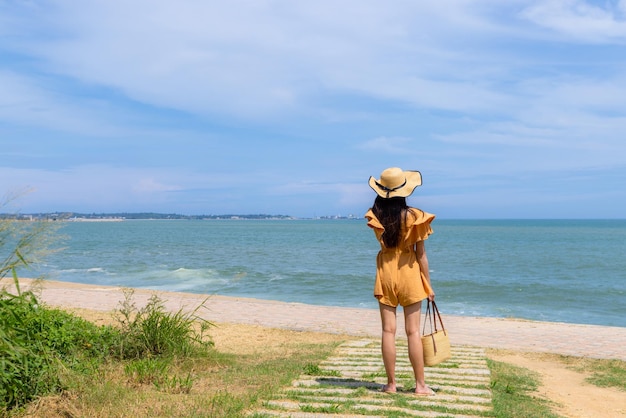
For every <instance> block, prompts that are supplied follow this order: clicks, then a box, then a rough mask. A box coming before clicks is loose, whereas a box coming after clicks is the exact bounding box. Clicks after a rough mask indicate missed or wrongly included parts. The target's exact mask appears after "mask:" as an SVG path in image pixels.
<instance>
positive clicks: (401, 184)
mask: <svg viewBox="0 0 626 418" xmlns="http://www.w3.org/2000/svg"><path fill="white" fill-rule="evenodd" d="M369 185H370V187H371V188H372V189H373V190H374V191H375V192H376V193H377V194H378V196H380V197H382V198H385V199H389V198H392V197H407V196H410V195H411V193H413V190H415V188H416V187H417V186H421V185H422V175H421V174H420V172H419V171H413V170H407V171H403V170H402V169H401V168H398V167H392V168H388V169H386V170H384V171H383V172H382V173H381V174H380V180H377V179H375V178H374V177H370V180H369Z"/></svg>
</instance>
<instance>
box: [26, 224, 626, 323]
mask: <svg viewBox="0 0 626 418" xmlns="http://www.w3.org/2000/svg"><path fill="white" fill-rule="evenodd" d="M432 227H433V231H434V233H433V234H432V235H431V236H430V238H429V239H428V240H427V241H426V251H427V255H428V259H429V264H430V275H431V280H432V284H433V286H434V289H435V292H436V300H437V302H438V303H437V304H438V306H439V309H440V311H441V312H442V313H447V314H453V315H465V316H479V317H503V318H520V319H529V320H539V321H551V322H565V323H579V324H596V325H605V326H617V327H626V220H451V219H436V220H435V221H434V222H433V225H432ZM59 234H61V235H63V236H65V239H64V240H63V241H62V243H61V245H60V246H61V247H63V249H62V250H61V251H59V252H57V253H55V254H53V255H51V256H49V257H48V258H47V259H46V263H45V264H41V265H39V266H38V268H37V269H36V271H35V272H32V271H31V272H28V271H26V272H23V273H22V272H21V273H20V274H21V275H22V276H24V277H34V276H33V274H36V275H39V274H41V275H43V277H44V278H46V279H50V280H60V281H67V282H76V283H85V284H97V285H107V286H122V287H134V288H146V289H154V290H166V291H180V292H190V293H196V294H203V295H225V296H234V297H250V298H258V299H269V300H277V301H284V302H298V303H305V304H313V305H326V306H342V307H356V308H371V309H377V307H378V304H377V301H376V299H375V298H374V297H373V295H372V291H373V283H374V275H375V267H376V266H375V258H376V254H377V252H378V250H379V246H378V243H377V242H376V240H375V238H374V234H373V232H372V231H371V230H370V229H369V228H368V227H367V226H366V222H365V220H363V219H310V220H298V219H280V220H247V219H224V220H216V219H211V220H124V221H121V222H70V221H67V222H64V225H63V226H62V227H61V228H60V230H59Z"/></svg>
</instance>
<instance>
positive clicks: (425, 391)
mask: <svg viewBox="0 0 626 418" xmlns="http://www.w3.org/2000/svg"><path fill="white" fill-rule="evenodd" d="M434 395H435V391H434V390H432V389H431V388H429V387H428V386H424V387H422V388H415V396H434Z"/></svg>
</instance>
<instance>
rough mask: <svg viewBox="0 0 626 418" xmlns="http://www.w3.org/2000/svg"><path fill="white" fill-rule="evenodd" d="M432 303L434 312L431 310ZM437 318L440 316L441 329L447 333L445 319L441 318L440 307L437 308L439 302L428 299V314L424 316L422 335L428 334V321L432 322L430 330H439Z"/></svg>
mask: <svg viewBox="0 0 626 418" xmlns="http://www.w3.org/2000/svg"><path fill="white" fill-rule="evenodd" d="M431 305H432V312H431ZM437 318H439V323H440V324H441V330H442V331H443V332H444V333H445V332H446V328H445V327H444V325H443V320H442V319H441V314H440V313H439V309H438V308H437V304H436V303H435V301H434V300H430V299H428V302H427V304H426V316H425V317H424V326H423V327H422V335H424V334H426V322H430V332H431V333H432V332H433V329H434V330H435V332H437Z"/></svg>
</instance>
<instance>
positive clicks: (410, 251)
mask: <svg viewBox="0 0 626 418" xmlns="http://www.w3.org/2000/svg"><path fill="white" fill-rule="evenodd" d="M365 219H367V226H369V227H370V228H372V229H373V230H374V233H375V234H376V239H378V242H379V243H380V248H381V249H380V251H379V252H378V256H377V257H376V282H375V283H374V296H375V297H376V298H377V299H378V300H379V301H380V303H382V304H384V305H389V306H393V307H396V306H398V304H400V305H402V306H408V305H411V304H413V303H416V302H420V301H422V300H424V299H426V298H427V297H428V295H429V294H430V293H431V292H432V289H431V287H430V285H429V284H428V282H427V281H426V277H425V276H424V274H423V273H422V272H421V271H420V266H419V263H418V262H417V257H416V254H415V243H416V242H418V241H423V240H425V239H427V238H428V236H429V235H430V234H432V232H433V230H432V229H431V227H430V223H431V222H432V221H433V219H435V215H433V214H430V213H427V212H424V211H421V210H419V209H415V208H411V209H410V210H409V211H408V213H407V216H406V223H405V224H404V225H403V227H402V236H401V237H400V244H399V245H398V247H397V248H387V247H385V244H384V243H383V240H382V235H383V232H384V231H385V228H384V227H383V225H382V224H381V223H380V221H379V220H378V218H376V215H374V212H372V210H371V209H370V210H369V211H367V213H366V214H365Z"/></svg>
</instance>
